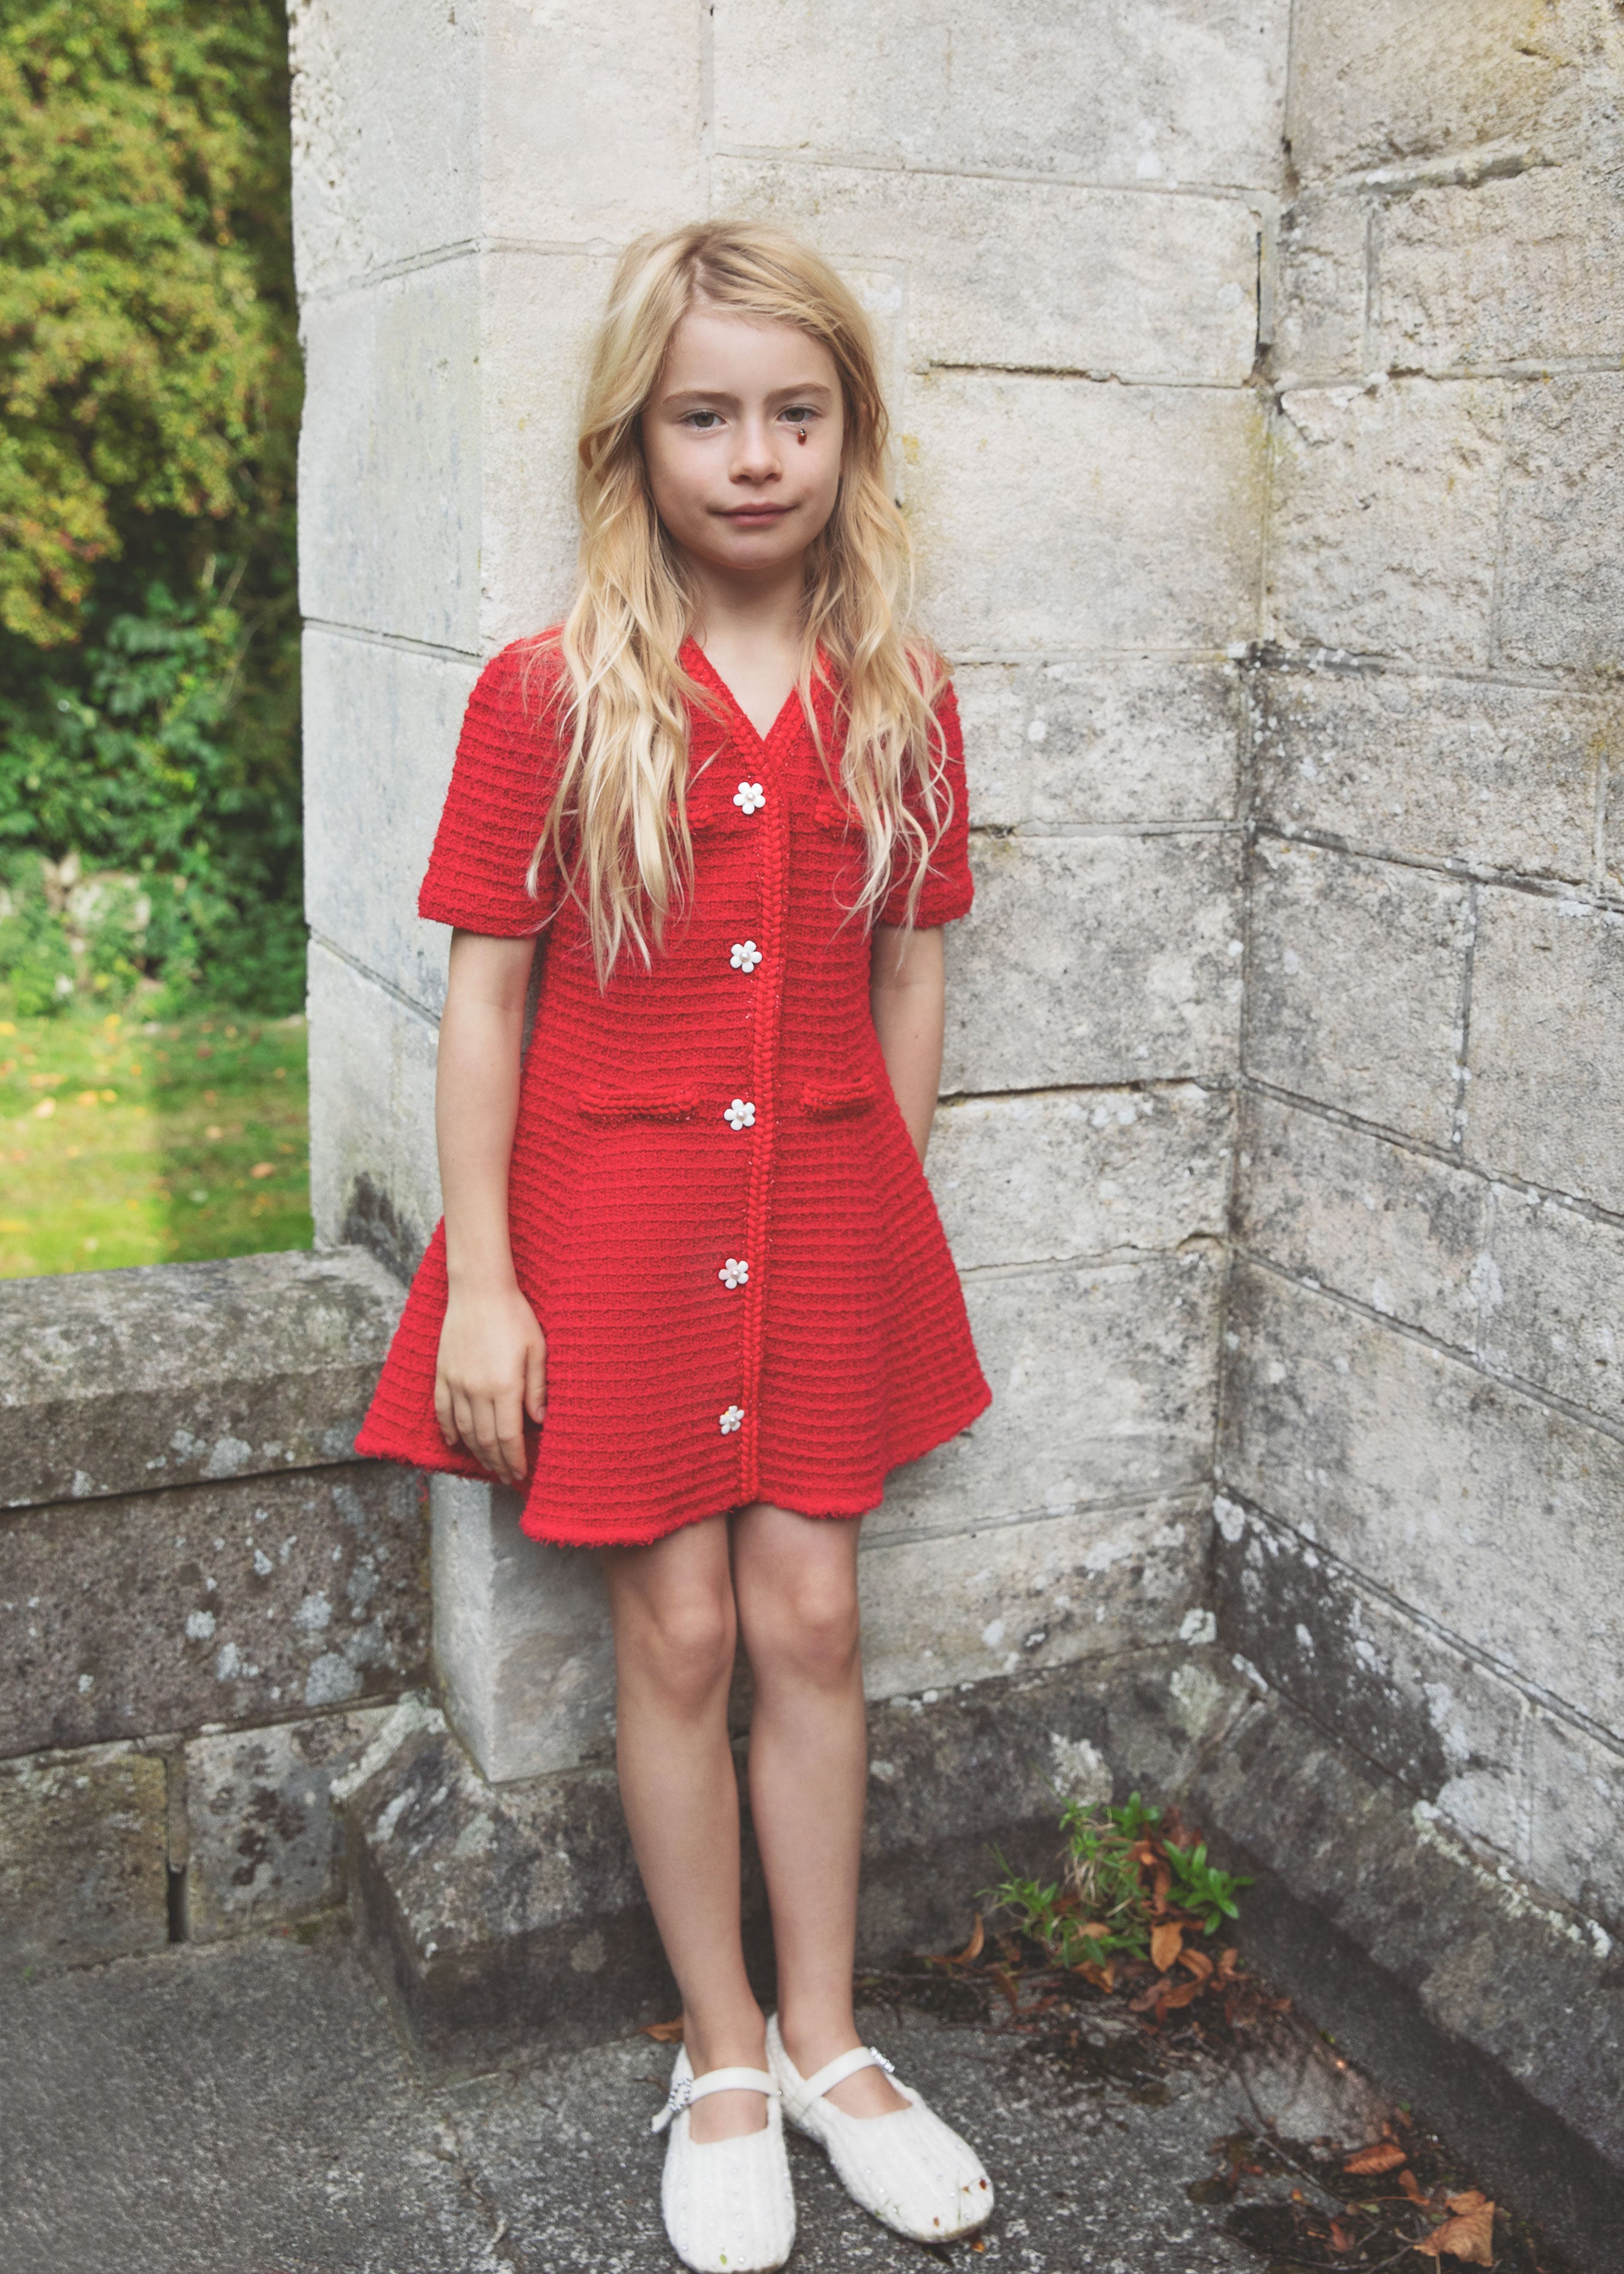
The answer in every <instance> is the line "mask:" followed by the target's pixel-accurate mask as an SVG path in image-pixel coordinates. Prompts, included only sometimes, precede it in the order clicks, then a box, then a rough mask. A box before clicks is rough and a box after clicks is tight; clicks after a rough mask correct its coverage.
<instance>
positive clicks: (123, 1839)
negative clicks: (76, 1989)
mask: <svg viewBox="0 0 1624 2274" xmlns="http://www.w3.org/2000/svg"><path fill="white" fill-rule="evenodd" d="M167 1792H168V1773H167V1770H166V1768H165V1765H164V1763H163V1761H162V1759H161V1758H159V1757H158V1756H157V1755H156V1754H152V1753H140V1752H137V1751H135V1750H134V1748H133V1747H132V1746H130V1745H97V1746H94V1747H91V1748H88V1749H86V1751H80V1752H72V1753H40V1754H35V1755H34V1757H33V1758H31V1759H28V1760H21V1761H10V1762H6V1763H4V1764H0V1967H3V1968H4V1973H5V1975H6V1977H7V1978H8V1979H16V1978H18V1977H21V1978H22V1979H23V1980H25V1981H27V1980H31V1979H32V1978H33V1977H34V1976H36V1975H41V1974H52V1973H56V1972H59V1971H60V1970H61V1969H63V1968H64V1967H69V1966H86V1965H92V1964H94V1963H96V1962H99V1961H101V1960H103V1959H109V1958H125V1957H129V1956H131V1955H132V1954H134V1953H136V1952H139V1951H152V1950H161V1949H162V1947H163V1946H164V1945H165V1944H166V1943H167V1942H168V1941H169V1851H168V1799H167Z"/></svg>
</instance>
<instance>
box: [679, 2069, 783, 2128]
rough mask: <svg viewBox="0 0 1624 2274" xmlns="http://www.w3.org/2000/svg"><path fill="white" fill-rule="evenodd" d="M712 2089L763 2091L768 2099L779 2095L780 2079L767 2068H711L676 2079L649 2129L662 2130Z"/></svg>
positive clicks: (715, 2090)
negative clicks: (769, 2072)
mask: <svg viewBox="0 0 1624 2274" xmlns="http://www.w3.org/2000/svg"><path fill="white" fill-rule="evenodd" d="M713 2092H762V2093H765V2094H766V2096H767V2097H768V2099H769V2100H776V2099H777V2098H778V2083H777V2081H776V2080H775V2079H774V2078H773V2077H771V2076H770V2075H769V2074H768V2073H767V2071H766V2070H765V2069H764V2068H708V2069H707V2070H706V2071H705V2073H704V2074H703V2076H683V2077H677V2078H675V2079H673V2082H672V2087H671V2090H670V2091H669V2093H667V2095H666V2096H665V2106H664V2108H662V2109H661V2110H660V2112H659V2113H658V2116H656V2117H655V2118H654V2119H653V2120H652V2122H651V2123H650V2126H649V2129H650V2132H663V2131H664V2130H665V2127H666V2126H667V2125H668V2124H669V2123H670V2121H671V2120H672V2118H673V2116H675V2115H678V2114H680V2112H681V2111H682V2110H683V2109H685V2108H691V2107H692V2106H693V2105H694V2103H695V2101H696V2100H703V2099H705V2098H706V2097H708V2096H709V2095H710V2094H711V2093H713Z"/></svg>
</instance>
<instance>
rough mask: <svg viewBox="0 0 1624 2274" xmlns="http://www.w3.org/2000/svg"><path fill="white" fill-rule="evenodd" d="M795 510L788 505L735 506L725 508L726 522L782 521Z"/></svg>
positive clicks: (723, 512)
mask: <svg viewBox="0 0 1624 2274" xmlns="http://www.w3.org/2000/svg"><path fill="white" fill-rule="evenodd" d="M790 512H793V507H790V506H787V505H735V506H726V507H724V508H723V511H722V518H723V520H724V521H782V520H783V518H784V516H785V515H786V513H790Z"/></svg>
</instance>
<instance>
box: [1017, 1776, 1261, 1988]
mask: <svg viewBox="0 0 1624 2274" xmlns="http://www.w3.org/2000/svg"><path fill="white" fill-rule="evenodd" d="M1060 1829H1061V1831H1062V1833H1063V1834H1064V1836H1065V1849H1064V1856H1065V1866H1064V1874H1063V1876H1062V1877H1061V1878H1060V1879H1056V1880H1054V1881H1052V1882H1050V1883H1049V1884H1047V1885H1046V1884H1045V1883H1044V1882H1043V1881H1041V1880H1040V1879H1029V1878H1026V1877H1024V1876H1022V1875H1021V1874H1019V1873H1018V1872H1015V1871H1011V1869H1010V1866H1009V1864H1007V1863H1006V1862H1005V1861H1004V1857H1003V1856H997V1858H996V1860H997V1863H998V1865H999V1868H1000V1869H1001V1871H1003V1873H1004V1877H1003V1879H1002V1880H1001V1881H1000V1882H999V1884H998V1885H997V1886H995V1887H989V1889H988V1890H987V1894H988V1896H989V1899H990V1900H991V1901H993V1902H994V1903H995V1904H996V1905H997V1907H998V1908H1000V1909H1003V1910H1004V1911H1007V1912H1008V1913H1009V1914H1010V1916H1011V1917H1012V1918H1013V1919H1014V1921H1015V1924H1016V1925H1017V1926H1018V1927H1019V1930H1020V1931H1021V1932H1022V1933H1023V1934H1026V1935H1028V1936H1030V1937H1031V1939H1033V1941H1034V1942H1036V1943H1038V1944H1039V1945H1040V1946H1041V1948H1042V1949H1043V1950H1044V1951H1045V1952H1046V1953H1047V1954H1048V1955H1049V1957H1050V1958H1051V1959H1052V1960H1053V1961H1054V1962H1056V1964H1058V1965H1061V1966H1068V1967H1070V1966H1089V1965H1092V1966H1096V1967H1104V1966H1107V1965H1109V1962H1111V1961H1112V1960H1113V1959H1117V1958H1122V1959H1129V1960H1144V1959H1147V1958H1148V1957H1149V1956H1150V1954H1151V1950H1152V1935H1153V1933H1154V1931H1155V1929H1156V1927H1157V1925H1158V1924H1159V1923H1161V1922H1162V1921H1163V1920H1171V1919H1174V1918H1177V1919H1179V1920H1180V1921H1181V1922H1182V1923H1183V1924H1186V1925H1188V1926H1192V1927H1199V1930H1200V1931H1201V1932H1202V1933H1203V1934H1212V1933H1214V1931H1216V1929H1217V1927H1218V1925H1219V1924H1220V1922H1221V1921H1222V1920H1223V1919H1226V1918H1229V1919H1232V1918H1234V1917H1236V1916H1237V1901H1236V1898H1237V1894H1239V1892H1240V1890H1241V1889H1242V1888H1243V1887H1246V1886H1251V1884H1252V1882H1251V1880H1250V1879H1246V1878H1245V1877H1244V1876H1241V1875H1238V1874H1234V1873H1230V1872H1228V1871H1217V1870H1215V1869H1214V1866H1213V1865H1212V1864H1210V1863H1209V1862H1208V1861H1207V1848H1206V1844H1205V1842H1204V1841H1190V1836H1189V1834H1184V1833H1183V1831H1182V1827H1181V1826H1179V1825H1178V1824H1177V1820H1176V1819H1175V1818H1173V1816H1172V1812H1171V1811H1166V1812H1165V1813H1164V1811H1162V1810H1161V1809H1157V1808H1147V1806H1146V1805H1145V1803H1144V1802H1143V1801H1142V1800H1141V1799H1140V1797H1139V1794H1138V1793H1137V1792H1136V1793H1134V1794H1133V1795H1132V1797H1131V1798H1130V1799H1129V1801H1128V1803H1127V1804H1126V1805H1125V1806H1124V1807H1122V1808H1085V1807H1084V1806H1083V1805H1082V1803H1080V1802H1078V1801H1071V1802H1069V1803H1067V1805H1066V1808H1065V1810H1064V1813H1063V1814H1062V1816H1061V1819H1060ZM1186 1841H1189V1844H1188V1845H1186V1844H1185V1842H1186ZM1160 1963H1162V1964H1163V1965H1165V1964H1166V1961H1165V1960H1163V1961H1161V1962H1160Z"/></svg>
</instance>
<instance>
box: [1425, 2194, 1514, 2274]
mask: <svg viewBox="0 0 1624 2274" xmlns="http://www.w3.org/2000/svg"><path fill="white" fill-rule="evenodd" d="M1457 2203H1460V2204H1462V2205H1465V2206H1466V2208H1465V2209H1463V2210H1461V2211H1459V2212H1458V2213H1457V2214H1456V2216H1455V2218H1447V2219H1445V2221H1444V2223H1443V2225H1441V2226H1439V2227H1434V2228H1433V2230H1432V2233H1431V2234H1429V2235H1428V2236H1427V2238H1426V2240H1425V2242H1414V2243H1411V2245H1410V2248H1411V2249H1412V2250H1414V2251H1415V2252H1416V2254H1417V2256H1419V2257H1422V2258H1439V2257H1441V2256H1442V2255H1443V2253H1444V2252H1445V2251H1446V2250H1447V2252H1448V2254H1449V2255H1450V2257H1451V2258H1458V2259H1459V2260H1460V2261H1461V2263H1462V2265H1465V2266H1492V2265H1493V2263H1494V2206H1493V2204H1492V2202H1488V2201H1487V2200H1486V2198H1485V2197H1484V2196H1483V2195H1479V2194H1478V2193H1477V2189H1476V2188H1475V2187H1474V2188H1473V2189H1472V2190H1471V2192H1470V2195H1451V2196H1450V2197H1449V2207H1450V2209H1451V2210H1454V2209H1455V2205H1456V2204H1457Z"/></svg>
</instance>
